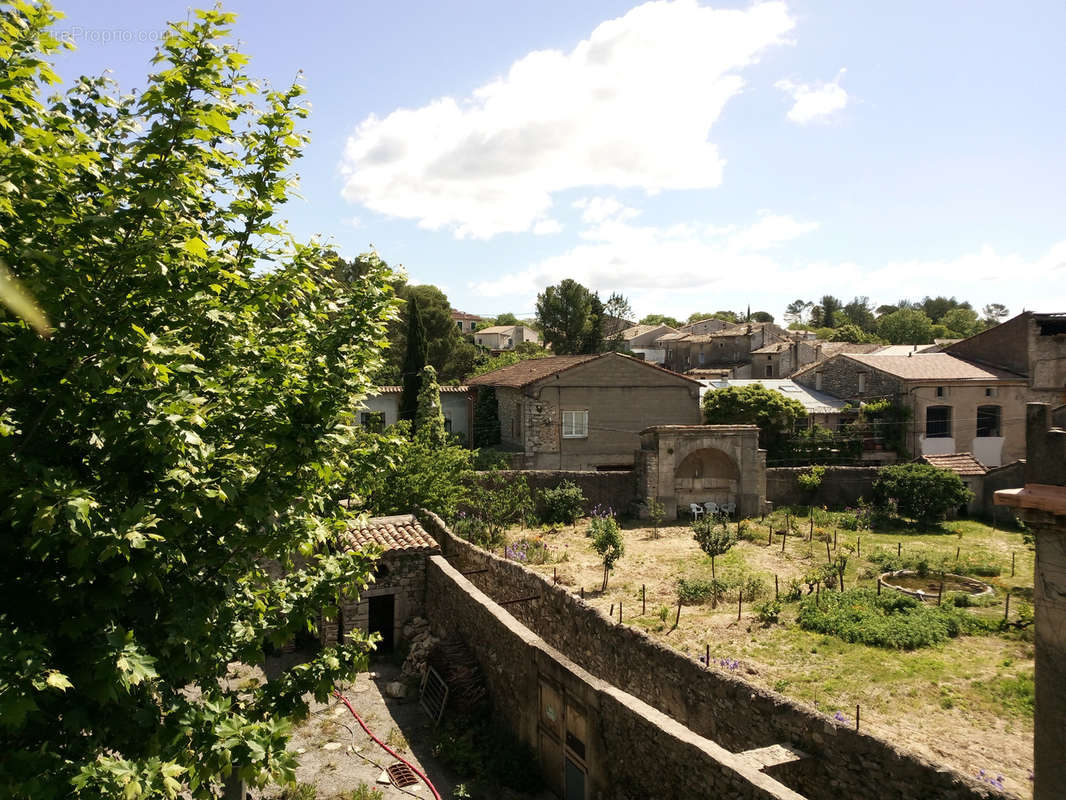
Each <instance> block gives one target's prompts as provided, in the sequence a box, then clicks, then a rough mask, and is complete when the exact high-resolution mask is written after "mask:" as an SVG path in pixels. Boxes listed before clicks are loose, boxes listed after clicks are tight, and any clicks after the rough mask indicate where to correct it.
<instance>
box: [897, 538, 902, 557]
mask: <svg viewBox="0 0 1066 800" xmlns="http://www.w3.org/2000/svg"><path fill="white" fill-rule="evenodd" d="M902 555H903V542H896V558H899V557H900V556H902Z"/></svg>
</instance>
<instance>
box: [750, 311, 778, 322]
mask: <svg viewBox="0 0 1066 800" xmlns="http://www.w3.org/2000/svg"><path fill="white" fill-rule="evenodd" d="M751 321H752V322H773V321H774V315H773V314H771V313H769V312H767V311H752V312H751Z"/></svg>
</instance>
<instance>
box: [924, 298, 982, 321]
mask: <svg viewBox="0 0 1066 800" xmlns="http://www.w3.org/2000/svg"><path fill="white" fill-rule="evenodd" d="M917 307H918V308H919V309H920V310H921V311H922V312H924V313H925V315H926V316H927V317H929V319H931V320H932V321H933V322H943V321H944V315H945V314H947V313H948V312H949V311H951V310H953V309H956V308H962V309H970V304H969V303H965V302H963V303H960V302H959V301H958V300H956V299H955V298H954V297H943V296H941V297H928V296H927V297H925V298H923V299H922V302H921V303H920V304H917Z"/></svg>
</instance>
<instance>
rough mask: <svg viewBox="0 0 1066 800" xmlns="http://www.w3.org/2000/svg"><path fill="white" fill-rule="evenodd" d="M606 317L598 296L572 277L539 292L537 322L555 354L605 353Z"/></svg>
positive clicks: (546, 343)
mask: <svg viewBox="0 0 1066 800" xmlns="http://www.w3.org/2000/svg"><path fill="white" fill-rule="evenodd" d="M603 317H604V305H603V302H602V301H601V300H600V298H599V295H598V294H596V293H595V292H591V291H589V290H588V289H587V288H585V287H584V286H582V285H581V284H580V283H578V282H577V281H575V280H573V279H571V278H566V279H564V280H563V281H561V282H560V283H559V284H558V285H557V286H549V287H547V288H546V289H545V290H544V291H543V292H541V293H540V294H538V295H537V323H538V324H539V325H540V327H541V331H542V333H543V335H544V343H545V345H547V346H550V347H551V350H552V352H553V353H555V355H559V356H564V355H577V354H582V353H599V352H602V350H603V348H604V333H603Z"/></svg>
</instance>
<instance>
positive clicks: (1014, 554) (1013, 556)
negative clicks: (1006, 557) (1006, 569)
mask: <svg viewBox="0 0 1066 800" xmlns="http://www.w3.org/2000/svg"><path fill="white" fill-rule="evenodd" d="M1016 555H1017V553H1011V554H1010V576H1011V577H1012V578H1013V577H1014V558H1015V556H1016Z"/></svg>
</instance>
